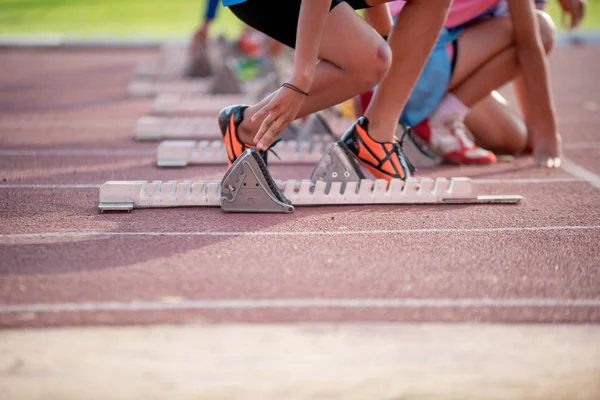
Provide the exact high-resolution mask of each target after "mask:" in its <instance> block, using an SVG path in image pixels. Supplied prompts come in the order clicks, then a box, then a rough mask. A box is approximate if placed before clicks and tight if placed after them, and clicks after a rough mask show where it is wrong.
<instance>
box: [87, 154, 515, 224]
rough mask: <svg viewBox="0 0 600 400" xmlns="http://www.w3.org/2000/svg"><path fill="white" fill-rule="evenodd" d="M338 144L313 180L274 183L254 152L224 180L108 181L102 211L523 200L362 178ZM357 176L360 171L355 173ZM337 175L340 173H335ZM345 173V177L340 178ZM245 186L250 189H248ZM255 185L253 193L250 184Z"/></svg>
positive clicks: (464, 184) (466, 186) (446, 185)
mask: <svg viewBox="0 0 600 400" xmlns="http://www.w3.org/2000/svg"><path fill="white" fill-rule="evenodd" d="M348 170H349V171H352V170H354V166H353V165H352V162H351V160H350V158H349V157H347V155H346V154H345V152H344V151H343V149H342V148H341V147H340V146H338V145H334V146H332V148H331V149H330V151H328V152H327V157H324V158H323V161H322V162H319V164H318V165H317V166H316V167H315V171H314V172H313V179H310V180H302V181H297V180H288V181H274V180H273V179H272V178H271V176H270V174H269V172H268V170H267V169H266V166H265V165H264V162H262V158H260V155H259V153H258V152H257V151H256V150H255V149H250V150H247V151H246V152H245V153H244V154H243V155H242V156H241V157H239V158H238V159H237V160H236V162H235V163H233V165H232V166H231V168H229V170H228V171H227V173H226V174H225V176H224V178H223V180H222V181H216V182H207V181H197V182H191V181H184V182H177V181H169V182H161V181H154V182H146V181H109V182H106V183H105V184H104V185H102V187H101V188H100V202H99V206H98V207H99V209H100V210H102V211H115V210H123V211H130V210H132V209H134V208H155V207H185V206H188V207H189V206H195V207H210V206H213V207H218V206H221V208H222V209H223V211H234V212H285V213H288V212H292V211H293V207H295V206H326V205H351V204H397V205H399V204H481V203H486V204H495V203H504V204H516V203H519V202H520V201H521V200H522V197H521V196H517V195H510V196H479V195H477V194H476V188H475V184H474V182H473V181H472V180H471V179H469V178H450V179H446V178H437V179H430V178H421V179H414V178H410V179H408V180H406V181H402V180H399V179H394V180H392V181H391V182H389V183H388V182H387V181H385V180H369V179H362V175H361V174H360V173H356V174H355V175H352V174H349V175H348V174H346V173H345V172H346V171H348ZM354 171H355V172H356V171H357V170H354ZM334 172H336V173H337V175H336V174H334ZM340 174H341V176H340ZM244 184H245V185H246V186H244ZM249 184H250V185H254V186H251V188H252V190H249V189H250V188H249V187H248V185H249Z"/></svg>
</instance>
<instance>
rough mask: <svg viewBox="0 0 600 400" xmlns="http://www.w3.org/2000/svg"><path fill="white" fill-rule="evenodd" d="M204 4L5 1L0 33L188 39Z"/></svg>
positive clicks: (0, 3)
mask: <svg viewBox="0 0 600 400" xmlns="http://www.w3.org/2000/svg"><path fill="white" fill-rule="evenodd" d="M281 1H285V0H281ZM204 4H205V1H204V0H199V1H198V0H196V1H191V0H171V1H168V0H0V34H43V33H49V34H50V33H51V34H68V35H76V36H88V37H89V36H97V35H110V36H123V37H127V36H129V37H131V36H151V37H168V36H183V35H188V34H189V33H190V32H192V31H193V30H194V28H195V27H196V26H197V25H198V22H199V21H200V20H201V17H202V14H203V10H204ZM587 9H588V13H587V17H586V20H585V21H584V23H583V25H582V28H587V29H598V28H600V0H588V8H587ZM549 12H550V14H551V15H552V17H553V19H554V21H555V22H556V24H557V26H559V27H560V9H559V7H558V4H557V2H556V0H550V6H549ZM240 31H241V23H240V22H239V21H238V20H237V19H236V18H235V17H234V16H233V15H232V14H231V12H229V10H227V9H224V8H220V9H219V15H218V18H217V20H216V21H215V24H214V31H213V32H214V33H215V34H224V35H226V36H228V37H230V38H232V37H235V36H237V35H238V34H239V32H240Z"/></svg>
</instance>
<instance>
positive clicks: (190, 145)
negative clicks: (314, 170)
mask: <svg viewBox="0 0 600 400" xmlns="http://www.w3.org/2000/svg"><path fill="white" fill-rule="evenodd" d="M331 144H332V140H328V141H321V142H316V141H307V142H297V141H295V140H289V141H282V142H280V143H278V144H277V146H276V147H275V148H274V150H275V151H276V153H277V156H278V157H270V158H269V162H271V163H272V164H280V163H285V164H315V163H317V162H318V161H319V160H320V159H321V157H322V156H323V153H324V152H325V151H326V150H327V148H328V147H329V146H331ZM225 163H227V150H226V149H225V144H224V143H223V140H213V141H209V140H202V141H199V142H197V141H194V140H165V141H163V142H161V143H160V145H159V146H158V151H157V155H156V165H157V166H159V167H186V166H188V165H204V164H225Z"/></svg>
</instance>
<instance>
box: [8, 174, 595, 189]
mask: <svg viewBox="0 0 600 400" xmlns="http://www.w3.org/2000/svg"><path fill="white" fill-rule="evenodd" d="M473 182H475V183H479V184H486V185H487V184H491V185H497V184H500V185H505V184H544V183H570V182H587V180H585V179H583V178H572V177H564V178H516V179H474V180H473ZM101 186H102V184H93V183H90V184H79V183H74V184H37V183H4V184H0V189H90V188H95V189H99V188H100V187H101Z"/></svg>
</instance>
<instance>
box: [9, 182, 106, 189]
mask: <svg viewBox="0 0 600 400" xmlns="http://www.w3.org/2000/svg"><path fill="white" fill-rule="evenodd" d="M101 186H102V185H97V184H80V183H74V184H64V185H38V184H33V183H32V184H28V183H14V184H13V183H8V184H0V189H90V188H94V189H99V188H100V187H101Z"/></svg>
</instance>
